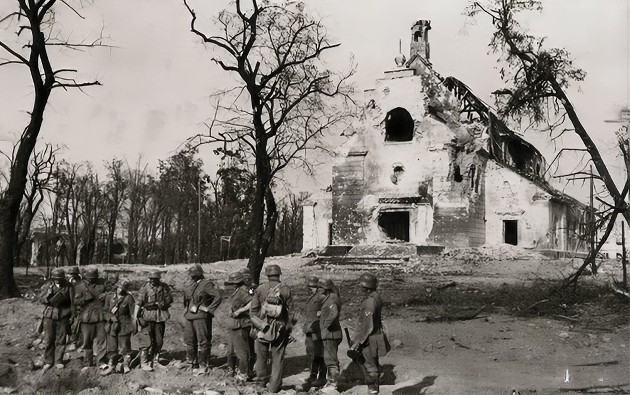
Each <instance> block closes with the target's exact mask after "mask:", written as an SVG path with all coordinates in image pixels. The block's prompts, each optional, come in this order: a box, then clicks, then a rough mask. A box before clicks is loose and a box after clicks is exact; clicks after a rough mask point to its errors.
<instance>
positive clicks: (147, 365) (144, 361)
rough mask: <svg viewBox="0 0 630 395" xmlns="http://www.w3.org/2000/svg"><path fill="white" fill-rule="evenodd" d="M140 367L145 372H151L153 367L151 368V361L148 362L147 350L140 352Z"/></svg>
mask: <svg viewBox="0 0 630 395" xmlns="http://www.w3.org/2000/svg"><path fill="white" fill-rule="evenodd" d="M140 367H141V368H142V370H144V371H145V372H152V371H153V366H151V361H149V353H148V351H147V350H142V351H140Z"/></svg>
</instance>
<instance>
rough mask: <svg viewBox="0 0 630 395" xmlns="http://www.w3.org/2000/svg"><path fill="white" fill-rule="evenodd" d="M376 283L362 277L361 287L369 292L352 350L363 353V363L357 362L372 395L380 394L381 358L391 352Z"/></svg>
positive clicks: (359, 318) (368, 277) (362, 309)
mask: <svg viewBox="0 0 630 395" xmlns="http://www.w3.org/2000/svg"><path fill="white" fill-rule="evenodd" d="M376 282H377V281H376V278H375V277H374V276H373V275H370V274H365V275H362V276H361V285H362V286H363V287H364V288H366V289H368V290H369V292H368V293H367V295H366V298H365V299H364V300H363V302H362V303H361V306H360V307H359V311H358V317H357V321H358V325H357V328H356V333H355V334H354V337H353V339H354V342H353V346H352V349H354V350H357V351H361V354H362V356H363V361H357V362H358V363H359V364H360V365H361V369H362V371H363V374H364V376H365V381H366V382H367V385H368V391H369V393H370V394H378V392H379V369H380V364H379V358H380V357H382V356H385V355H386V354H387V352H388V351H389V343H388V342H387V338H386V337H385V336H384V333H383V324H382V320H381V311H382V307H383V301H382V299H381V296H380V294H379V293H378V292H377V291H376Z"/></svg>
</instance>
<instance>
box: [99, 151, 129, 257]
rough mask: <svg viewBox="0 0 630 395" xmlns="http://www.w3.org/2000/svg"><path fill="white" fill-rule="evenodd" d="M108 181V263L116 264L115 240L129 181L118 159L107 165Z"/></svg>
mask: <svg viewBox="0 0 630 395" xmlns="http://www.w3.org/2000/svg"><path fill="white" fill-rule="evenodd" d="M106 167H107V171H108V174H107V176H108V180H107V182H106V183H105V190H104V195H105V196H104V197H105V207H104V208H105V210H106V213H105V216H106V219H105V221H106V222H107V257H106V259H107V263H114V240H115V236H116V226H117V224H118V220H119V219H120V216H121V214H122V208H123V205H124V204H125V201H126V199H127V194H128V182H129V180H128V179H127V178H126V177H125V174H124V173H123V161H122V160H120V159H117V158H114V159H112V161H111V162H109V163H107V165H106Z"/></svg>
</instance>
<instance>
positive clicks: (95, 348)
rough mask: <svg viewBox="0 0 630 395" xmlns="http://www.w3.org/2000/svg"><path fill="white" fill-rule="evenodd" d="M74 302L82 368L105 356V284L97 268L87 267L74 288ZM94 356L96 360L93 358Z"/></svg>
mask: <svg viewBox="0 0 630 395" xmlns="http://www.w3.org/2000/svg"><path fill="white" fill-rule="evenodd" d="M75 290H76V291H77V293H76V294H75V296H74V303H75V304H76V305H77V307H78V309H80V311H81V313H80V315H79V325H80V330H81V336H82V338H83V344H82V347H81V349H82V350H83V370H85V369H87V368H89V367H91V366H95V365H96V364H98V363H100V362H101V359H103V357H105V342H106V335H105V315H104V314H103V296H102V295H103V293H104V292H105V285H103V283H102V281H101V279H100V278H99V277H98V269H96V268H93V267H91V268H88V269H87V270H86V271H85V280H84V281H83V282H82V284H81V286H80V287H79V286H77V287H76V288H75ZM94 356H96V361H95V360H94Z"/></svg>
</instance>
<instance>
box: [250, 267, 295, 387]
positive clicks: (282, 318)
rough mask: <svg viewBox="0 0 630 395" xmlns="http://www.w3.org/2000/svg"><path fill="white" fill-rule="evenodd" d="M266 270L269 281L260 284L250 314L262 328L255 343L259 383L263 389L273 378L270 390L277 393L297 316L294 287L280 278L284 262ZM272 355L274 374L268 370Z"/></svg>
mask: <svg viewBox="0 0 630 395" xmlns="http://www.w3.org/2000/svg"><path fill="white" fill-rule="evenodd" d="M265 274H266V275H267V278H268V279H269V281H268V282H266V283H264V284H261V285H260V286H259V287H258V288H256V292H255V293H254V297H253V299H252V307H251V309H250V317H251V319H252V324H253V325H255V326H257V329H259V330H260V331H259V332H258V336H257V339H256V345H255V348H256V384H257V385H258V387H259V389H264V388H265V384H266V383H267V382H269V391H270V392H273V393H275V392H278V391H280V386H281V385H282V368H283V363H284V353H285V350H286V346H287V344H288V342H289V338H290V334H291V329H292V328H293V324H295V319H294V317H293V298H292V296H291V288H289V287H288V286H287V285H284V284H282V283H281V282H280V275H281V274H282V271H281V269H280V266H278V265H269V266H267V267H266V268H265ZM255 321H256V322H258V324H256V322H255ZM261 324H262V325H261ZM269 357H271V377H269V374H268V373H267V372H268V367H267V362H268V359H269Z"/></svg>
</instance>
